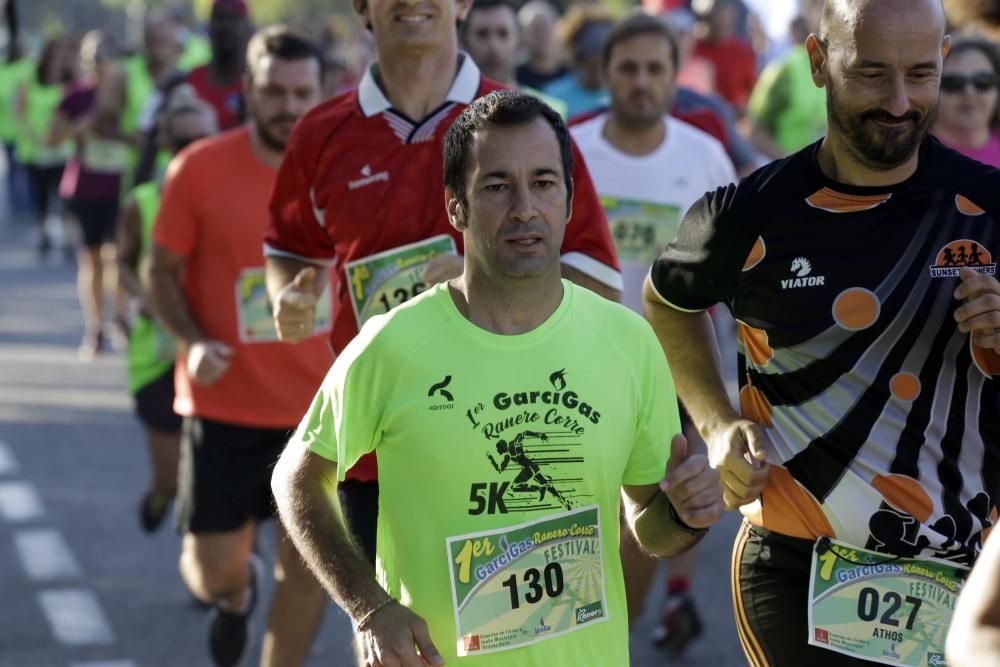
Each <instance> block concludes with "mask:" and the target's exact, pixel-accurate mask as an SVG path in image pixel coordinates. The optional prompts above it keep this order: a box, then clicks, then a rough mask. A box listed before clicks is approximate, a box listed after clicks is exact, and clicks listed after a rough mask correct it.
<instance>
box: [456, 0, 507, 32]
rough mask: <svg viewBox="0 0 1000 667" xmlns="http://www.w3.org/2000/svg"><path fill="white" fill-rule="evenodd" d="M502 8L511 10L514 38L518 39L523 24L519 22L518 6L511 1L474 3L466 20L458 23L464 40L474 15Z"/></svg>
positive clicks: (480, 1) (481, 0)
mask: <svg viewBox="0 0 1000 667" xmlns="http://www.w3.org/2000/svg"><path fill="white" fill-rule="evenodd" d="M500 8H506V9H508V10H510V13H511V16H513V18H514V36H515V37H517V34H518V33H519V32H520V31H521V24H520V23H518V21H517V5H515V4H514V3H513V2H511V0H476V1H475V2H473V3H472V7H470V8H469V13H468V14H466V15H465V20H464V21H459V23H458V30H459V34H460V35H461V36H462V39H465V33H466V30H468V29H469V23H470V22H471V21H472V15H473V14H475V13H476V12H488V11H490V10H491V9H500Z"/></svg>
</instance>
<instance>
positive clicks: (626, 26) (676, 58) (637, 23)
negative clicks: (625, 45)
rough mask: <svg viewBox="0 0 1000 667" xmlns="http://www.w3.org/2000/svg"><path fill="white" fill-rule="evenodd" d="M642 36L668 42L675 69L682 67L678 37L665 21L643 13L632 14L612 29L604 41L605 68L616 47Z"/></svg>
mask: <svg viewBox="0 0 1000 667" xmlns="http://www.w3.org/2000/svg"><path fill="white" fill-rule="evenodd" d="M640 35H652V36H654V37H662V38H663V39H664V40H666V42H667V44H668V45H669V46H670V60H671V62H673V65H674V69H675V70H676V69H677V68H678V67H679V66H680V47H679V46H678V44H677V35H676V34H674V31H673V30H672V29H671V28H670V26H669V25H668V24H667V22H666V21H665V20H664V19H662V18H660V17H659V16H651V15H650V14H646V13H645V12H642V11H638V12H634V13H632V14H630V15H629V16H628V17H627V18H625V19H623V20H622V21H619V22H618V23H616V24H615V26H614V27H613V28H611V32H609V33H608V36H607V39H605V40H604V53H603V59H604V66H605V67H607V65H608V63H610V62H611V53H612V51H614V48H615V47H616V46H618V45H619V44H621V43H622V42H627V41H629V40H630V39H634V38H635V37H639V36H640Z"/></svg>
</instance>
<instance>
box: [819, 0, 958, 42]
mask: <svg viewBox="0 0 1000 667" xmlns="http://www.w3.org/2000/svg"><path fill="white" fill-rule="evenodd" d="M907 15H910V16H913V15H917V16H920V17H921V19H922V20H925V21H930V25H934V26H940V28H941V34H942V35H944V30H945V13H944V5H943V4H942V0H826V2H824V3H823V17H822V19H821V20H820V28H819V35H820V39H822V40H823V41H824V42H826V43H827V44H837V43H844V41H845V40H849V39H851V37H852V36H853V35H854V34H855V33H856V32H857V31H858V30H859V29H860V28H861V26H862V25H863V24H865V23H866V22H871V21H875V22H881V21H893V20H894V19H896V18H900V17H903V16H907Z"/></svg>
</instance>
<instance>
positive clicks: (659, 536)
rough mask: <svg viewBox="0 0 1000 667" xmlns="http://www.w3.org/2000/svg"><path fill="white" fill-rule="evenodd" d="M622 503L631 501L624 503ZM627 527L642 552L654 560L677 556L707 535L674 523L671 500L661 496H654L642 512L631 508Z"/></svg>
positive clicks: (705, 532)
mask: <svg viewBox="0 0 1000 667" xmlns="http://www.w3.org/2000/svg"><path fill="white" fill-rule="evenodd" d="M625 502H630V501H629V500H628V499H626V500H625ZM629 524H630V526H631V528H632V533H633V534H634V535H635V538H636V541H638V542H639V545H640V546H641V547H642V548H643V550H645V551H646V552H648V553H649V554H651V555H653V556H656V557H657V558H672V557H674V556H679V555H680V554H682V553H684V552H685V551H688V550H689V549H691V548H692V547H693V546H694V545H696V544H698V542H700V541H701V538H703V537H705V535H706V534H707V533H708V531H707V530H689V529H687V528H685V527H683V526H681V525H680V524H679V523H677V520H676V519H674V518H673V517H672V516H671V514H670V499H669V498H667V496H666V494H664V493H657V494H656V495H655V496H653V499H652V500H651V501H650V503H649V504H648V505H647V506H646V507H644V508H641V509H638V508H633V512H632V513H629Z"/></svg>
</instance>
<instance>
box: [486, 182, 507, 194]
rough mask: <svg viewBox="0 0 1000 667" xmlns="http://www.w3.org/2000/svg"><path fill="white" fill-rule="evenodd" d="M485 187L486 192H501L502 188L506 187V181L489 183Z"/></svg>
mask: <svg viewBox="0 0 1000 667" xmlns="http://www.w3.org/2000/svg"><path fill="white" fill-rule="evenodd" d="M485 189H486V191H487V192H503V191H504V190H506V189H507V184H506V183H490V184H489V185H487V186H486V188H485Z"/></svg>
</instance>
